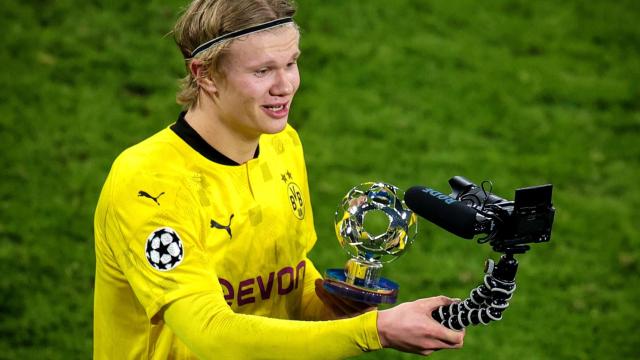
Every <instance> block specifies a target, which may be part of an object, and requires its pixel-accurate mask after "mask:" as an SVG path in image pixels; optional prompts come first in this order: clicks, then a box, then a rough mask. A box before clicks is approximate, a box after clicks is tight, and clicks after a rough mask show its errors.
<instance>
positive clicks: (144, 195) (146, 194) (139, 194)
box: [138, 190, 164, 206]
mask: <svg viewBox="0 0 640 360" xmlns="http://www.w3.org/2000/svg"><path fill="white" fill-rule="evenodd" d="M162 195H164V191H163V192H161V193H160V194H158V196H155V197H154V196H151V195H149V193H148V192H146V191H142V190H140V191H138V196H141V197H146V198H149V199H151V200H153V202H155V203H156V204H158V206H160V203H159V202H158V199H159V198H160V196H162Z"/></svg>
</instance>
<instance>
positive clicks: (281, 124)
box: [264, 118, 288, 134]
mask: <svg viewBox="0 0 640 360" xmlns="http://www.w3.org/2000/svg"><path fill="white" fill-rule="evenodd" d="M287 123H288V118H283V119H278V120H274V119H270V123H269V124H268V126H265V128H264V133H265V134H277V133H279V132H281V131H283V130H284V129H285V128H286V127H287Z"/></svg>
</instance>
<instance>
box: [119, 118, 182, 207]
mask: <svg viewBox="0 0 640 360" xmlns="http://www.w3.org/2000/svg"><path fill="white" fill-rule="evenodd" d="M179 141H180V139H179V138H178V137H177V136H176V135H175V134H174V133H173V132H172V131H171V130H170V129H168V128H166V129H164V130H161V131H160V132H158V133H156V134H154V135H153V136H151V137H149V138H147V139H145V140H143V141H141V142H140V143H138V144H136V145H134V146H132V147H130V148H128V149H126V150H124V151H123V152H122V153H121V154H120V155H119V156H118V157H117V158H116V159H115V161H114V162H113V165H112V167H111V171H110V172H109V180H108V182H109V188H110V194H111V196H110V198H111V201H116V202H118V201H119V200H121V198H122V197H123V196H125V197H127V198H128V197H130V196H131V194H134V195H135V194H141V193H146V194H150V195H153V194H157V193H160V192H167V195H168V193H169V192H173V193H175V192H177V191H178V190H180V191H181V192H184V190H186V189H185V184H184V179H185V178H188V176H186V175H188V171H189V170H188V169H189V165H188V161H189V160H188V154H186V153H185V152H184V149H183V148H182V147H181V146H180V143H179ZM141 196H144V195H141ZM165 196H166V195H165Z"/></svg>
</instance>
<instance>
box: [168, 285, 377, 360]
mask: <svg viewBox="0 0 640 360" xmlns="http://www.w3.org/2000/svg"><path fill="white" fill-rule="evenodd" d="M377 314H378V313H377V311H372V312H368V313H365V314H363V315H360V316H357V317H354V318H350V319H343V320H333V321H295V320H281V319H273V318H266V317H260V316H255V315H244V314H236V313H234V312H233V311H232V310H231V309H230V308H229V307H227V306H226V304H225V303H224V302H223V301H221V299H220V297H219V296H217V295H216V294H215V293H209V292H207V293H199V294H193V295H190V296H187V297H184V298H180V299H178V300H176V301H174V302H173V303H171V304H170V305H169V306H168V307H167V308H166V310H165V312H164V320H165V322H166V324H167V325H168V326H169V327H170V328H171V329H172V330H173V332H174V333H175V334H176V335H177V336H178V337H179V338H180V340H182V341H183V342H184V343H185V344H186V345H187V346H188V347H189V349H190V350H191V351H193V352H194V353H195V354H196V355H198V356H199V357H201V358H202V359H214V358H215V359H300V358H305V359H341V358H345V357H349V356H355V355H358V354H360V353H362V352H366V351H372V350H377V349H380V348H381V345H380V341H379V338H378V333H377V329H376V321H377Z"/></svg>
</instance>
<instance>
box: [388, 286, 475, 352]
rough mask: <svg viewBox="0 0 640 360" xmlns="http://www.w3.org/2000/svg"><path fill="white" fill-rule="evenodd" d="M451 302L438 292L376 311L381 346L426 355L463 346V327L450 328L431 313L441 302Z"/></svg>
mask: <svg viewBox="0 0 640 360" xmlns="http://www.w3.org/2000/svg"><path fill="white" fill-rule="evenodd" d="M452 302H453V300H452V299H449V298H448V297H446V296H437V297H431V298H426V299H420V300H416V301H413V302H409V303H403V304H400V305H398V306H396V307H393V308H391V309H388V310H383V311H380V312H379V313H378V335H379V336H380V342H381V343H382V346H383V347H389V348H394V349H396V350H400V351H404V352H411V353H416V354H422V355H429V354H431V353H432V352H434V351H436V350H440V349H459V348H461V347H462V344H463V339H464V334H465V332H464V330H463V331H455V330H450V329H448V328H446V327H444V326H442V325H441V324H440V323H438V322H437V321H435V320H434V319H433V318H432V317H431V312H432V311H433V310H435V309H437V308H438V306H441V305H449V304H451V303H452Z"/></svg>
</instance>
